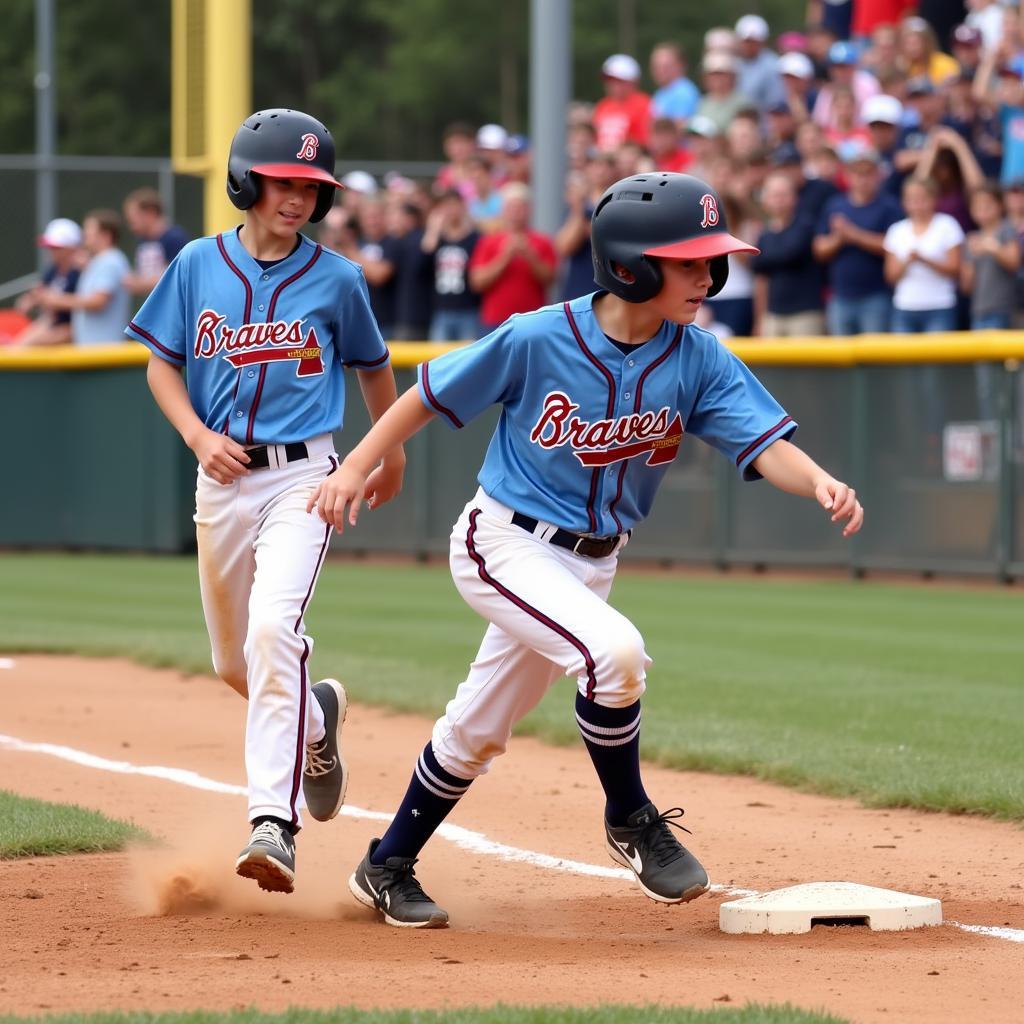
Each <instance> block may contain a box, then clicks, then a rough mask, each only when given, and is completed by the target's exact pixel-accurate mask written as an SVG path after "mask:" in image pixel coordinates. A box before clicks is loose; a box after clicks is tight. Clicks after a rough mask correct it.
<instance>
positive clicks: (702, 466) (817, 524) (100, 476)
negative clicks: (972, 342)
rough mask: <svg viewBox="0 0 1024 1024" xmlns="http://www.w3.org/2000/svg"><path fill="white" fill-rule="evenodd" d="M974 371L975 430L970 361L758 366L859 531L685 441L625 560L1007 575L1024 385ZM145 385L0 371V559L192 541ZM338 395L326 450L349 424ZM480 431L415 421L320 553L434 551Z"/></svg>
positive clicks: (106, 373) (1021, 522)
mask: <svg viewBox="0 0 1024 1024" xmlns="http://www.w3.org/2000/svg"><path fill="white" fill-rule="evenodd" d="M991 365H992V368H993V372H994V373H995V374H996V377H997V385H998V387H997V400H998V405H997V406H996V411H997V412H998V414H999V415H1000V417H1001V419H1000V420H999V421H998V422H995V423H992V424H991V425H990V426H982V427H981V428H979V427H978V426H977V423H978V421H979V420H980V418H981V417H980V416H979V405H978V399H977V397H976V392H977V388H976V383H975V366H974V365H972V364H969V363H950V364H943V365H927V364H926V365H914V366H899V365H893V366H854V367H835V368H827V367H804V366H760V367H758V368H757V373H758V376H759V377H760V378H761V379H762V380H763V381H764V382H765V384H766V385H767V386H768V387H769V389H770V390H772V391H773V392H774V393H775V395H776V396H777V397H778V398H779V400H780V401H781V402H782V403H783V405H785V406H786V408H787V410H788V411H789V412H790V413H791V414H792V415H793V416H794V417H795V418H796V419H797V420H798V421H799V423H800V430H799V432H798V434H797V437H796V439H797V441H798V442H799V443H800V444H801V445H802V446H804V447H805V448H806V449H807V451H808V452H809V453H810V454H811V455H812V456H813V457H814V458H815V459H817V460H818V461H819V462H822V463H823V464H824V465H825V466H827V467H828V468H829V469H830V470H831V471H832V472H834V473H835V474H836V475H837V476H839V477H841V478H843V479H846V480H849V481H851V482H852V483H854V485H855V486H856V487H857V489H858V493H859V495H860V496H861V498H862V500H863V502H864V504H865V507H866V509H867V525H866V527H865V529H864V531H863V533H862V534H861V535H860V536H858V537H857V538H855V539H854V540H853V541H852V542H847V541H843V539H842V538H841V537H840V535H839V531H838V530H837V529H836V528H834V527H832V526H831V524H829V522H828V519H827V517H826V516H825V515H824V514H823V513H822V512H821V511H820V510H818V509H817V508H816V507H814V506H813V505H812V504H811V503H810V502H808V501H804V500H800V499H797V498H792V497H790V496H788V495H784V494H781V493H779V492H777V491H775V490H774V489H773V488H771V487H769V486H768V485H767V484H764V483H756V484H744V483H742V482H741V481H740V480H739V478H738V476H737V475H736V473H735V471H734V469H733V468H732V466H730V465H729V464H728V463H727V462H726V461H725V459H723V458H722V457H721V456H719V455H718V454H717V453H715V452H713V451H711V450H710V449H708V448H706V447H705V446H704V445H702V444H701V443H700V442H698V441H694V440H689V441H687V440H684V443H683V446H682V449H681V450H680V455H679V458H678V459H677V461H676V462H675V464H674V465H673V466H672V469H671V470H670V471H669V473H668V475H667V477H666V479H665V483H664V485H663V488H662V491H661V494H660V497H659V502H658V506H657V508H656V510H655V513H654V515H653V516H652V517H651V519H650V520H649V521H648V522H647V523H645V524H644V525H643V526H642V527H641V528H640V529H639V530H638V531H637V532H636V534H635V535H634V538H633V541H632V542H631V544H630V545H629V549H628V551H627V553H626V555H625V556H624V557H626V558H629V557H637V556H641V557H644V558H656V559H665V560H670V561H685V562H702V563H710V564H717V565H730V564H751V563H764V564H768V565H808V564H813V565H833V566H848V567H850V568H851V570H860V569H881V568H892V569H908V570H915V571H935V572H968V573H980V574H985V575H992V576H1000V577H1003V578H1006V577H1011V576H1024V424H1022V411H1024V401H1022V400H1021V396H1020V393H1019V392H1020V388H1021V380H1022V377H1024V375H1021V374H1020V373H1017V372H1013V371H1012V369H1011V370H1007V369H1006V368H1005V367H1004V366H1003V365H1002V364H991ZM1013 365H1014V364H1012V363H1011V364H1010V366H1011V367H1012V366H1013ZM144 373H145V371H144V368H143V367H142V366H123V367H115V368H109V369H93V370H53V369H46V370H18V371H6V372H0V436H2V437H3V438H4V439H5V445H4V452H5V455H4V473H3V477H2V480H3V483H2V485H0V486H2V488H3V499H2V502H0V546H2V547H33V546H38V547H72V548H76V547H77V548H120V549H138V550H149V551H164V552H174V551H182V550H187V549H188V548H189V547H190V546H191V544H192V523H191V513H192V489H193V478H194V473H195V467H194V460H193V459H192V456H191V453H190V452H188V451H187V449H185V447H184V446H183V445H182V444H181V442H180V441H179V439H178V438H177V435H176V434H175V433H174V432H173V431H172V429H171V428H170V427H169V426H168V425H167V424H166V423H165V422H164V420H163V417H162V416H161V415H160V413H159V412H158V410H157V409H156V406H155V405H154V403H153V401H152V398H151V397H150V394H149V391H148V389H147V387H146V384H145V378H144ZM398 376H399V385H400V387H401V388H404V387H406V386H408V385H409V384H411V383H412V380H413V374H412V371H410V370H399V371H398ZM351 384H352V387H351V389H350V392H354V393H355V398H354V401H353V402H352V404H351V406H350V410H349V418H348V423H347V424H346V428H345V430H344V432H343V433H342V435H341V437H340V439H339V445H340V448H339V450H341V451H344V450H345V449H346V448H348V447H351V445H352V443H353V442H354V441H355V440H356V439H357V438H358V437H359V436H361V434H362V432H363V431H364V429H365V427H366V415H365V412H364V411H363V410H362V408H361V403H360V401H359V398H358V391H357V389H356V388H355V386H354V385H355V382H354V380H353V381H351ZM494 421H495V416H494V415H493V414H490V415H488V416H485V417H482V418H481V420H480V421H477V422H475V423H473V424H471V425H470V426H469V427H468V428H466V429H465V430H462V431H458V432H453V431H450V430H449V429H447V428H446V427H444V426H442V425H441V424H439V423H435V424H432V425H431V426H430V427H429V428H428V429H427V430H425V431H424V432H423V433H421V434H420V435H419V436H418V437H416V438H414V439H413V441H412V442H411V444H410V446H409V469H408V473H407V478H406V486H405V490H404V491H403V493H402V494H401V495H400V497H399V498H398V499H397V500H396V501H395V502H393V503H392V504H391V505H389V506H386V507H384V508H382V509H379V510H377V511H376V512H373V513H370V514H367V515H364V516H363V518H362V519H361V521H360V526H359V528H358V530H357V531H355V532H354V533H351V534H346V535H345V536H344V537H343V538H336V539H335V544H336V545H337V546H339V547H340V546H344V547H345V548H351V549H353V550H356V549H359V550H366V551H395V552H443V551H445V550H446V549H447V538H448V532H449V529H450V526H451V524H452V522H454V520H455V518H456V517H457V515H458V513H459V510H460V509H461V508H462V506H463V504H464V503H465V502H466V501H467V500H468V498H469V497H470V496H471V494H472V492H473V489H474V486H475V484H474V478H475V474H476V470H477V467H478V466H479V463H480V460H481V457H482V455H483V451H484V448H485V447H486V443H487V439H488V437H489V436H490V430H491V427H492V426H493V423H494ZM949 424H966V425H967V426H966V427H964V428H957V427H954V428H953V429H954V432H955V431H957V430H960V432H961V435H962V434H963V431H964V430H966V434H967V437H968V441H970V438H971V437H972V436H973V437H974V438H977V437H978V436H979V434H980V436H981V438H982V440H983V441H984V460H983V464H982V465H981V466H980V468H979V472H978V474H977V475H978V479H973V480H954V479H949V475H950V472H951V470H952V469H954V468H955V465H954V464H953V463H951V462H950V460H949V458H948V455H947V457H946V458H945V459H944V457H943V438H944V430H945V436H946V441H947V443H948V442H949V441H950V440H951V438H950V435H949V430H948V427H949ZM961 468H963V467H961Z"/></svg>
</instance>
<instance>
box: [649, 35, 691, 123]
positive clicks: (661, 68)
mask: <svg viewBox="0 0 1024 1024" xmlns="http://www.w3.org/2000/svg"><path fill="white" fill-rule="evenodd" d="M650 66H651V78H652V79H654V83H655V85H657V86H658V88H657V90H656V91H655V93H654V95H653V96H652V97H651V115H652V117H654V118H659V117H670V118H672V120H673V121H675V123H676V124H677V125H678V126H679V127H680V128H685V127H686V122H687V121H689V120H690V118H691V117H693V115H694V114H695V113H696V112H697V104H698V103H700V90H699V89H698V88H697V86H696V85H694V84H693V82H691V81H690V79H689V78H687V77H686V57H685V56H683V51H682V50H681V49H680V48H679V46H678V45H677V44H676V43H658V44H657V46H655V47H654V49H653V50H651V60H650Z"/></svg>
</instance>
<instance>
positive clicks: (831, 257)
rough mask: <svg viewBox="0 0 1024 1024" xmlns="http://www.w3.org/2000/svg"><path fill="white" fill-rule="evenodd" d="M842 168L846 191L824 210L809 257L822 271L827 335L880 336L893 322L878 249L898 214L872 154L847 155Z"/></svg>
mask: <svg viewBox="0 0 1024 1024" xmlns="http://www.w3.org/2000/svg"><path fill="white" fill-rule="evenodd" d="M845 167H846V176H847V180H848V181H849V183H850V187H849V191H848V192H846V193H845V194H839V195H837V196H833V197H832V198H831V199H830V200H829V201H828V202H827V203H826V204H825V208H824V210H823V211H822V214H821V217H820V219H819V220H818V222H817V226H816V230H817V234H816V235H815V238H814V255H815V256H816V257H817V258H818V259H819V260H820V261H821V262H822V263H824V264H825V266H826V267H827V276H828V287H829V298H828V303H827V305H826V310H825V315H826V319H827V322H828V332H829V334H834V335H849V334H881V333H885V332H886V331H888V330H889V324H890V320H891V318H892V290H891V289H890V288H889V286H888V284H887V283H886V281H885V274H884V267H885V252H884V250H883V248H882V243H883V242H884V240H885V233H886V231H888V230H889V228H890V227H891V226H892V225H893V224H895V223H896V222H897V221H898V220H902V219H903V208H902V207H901V206H900V204H899V202H898V201H897V200H896V199H894V198H893V197H892V196H891V195H890V194H889V193H888V192H886V191H883V189H882V169H881V156H880V155H879V153H878V151H877V150H875V149H872V148H870V147H868V146H861V147H857V148H854V149H851V150H850V151H849V153H848V155H847V158H846V164H845Z"/></svg>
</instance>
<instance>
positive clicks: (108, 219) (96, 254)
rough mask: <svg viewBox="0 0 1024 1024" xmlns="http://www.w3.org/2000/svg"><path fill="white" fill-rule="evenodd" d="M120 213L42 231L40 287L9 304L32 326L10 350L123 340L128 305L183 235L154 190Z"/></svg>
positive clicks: (59, 222) (128, 201)
mask: <svg viewBox="0 0 1024 1024" xmlns="http://www.w3.org/2000/svg"><path fill="white" fill-rule="evenodd" d="M122 211H123V214H124V216H123V218H122V216H121V214H119V213H117V211H116V210H108V209H96V210H90V211H89V212H88V213H87V214H86V215H85V217H84V218H83V219H82V225H81V227H79V225H78V224H77V223H76V222H75V221H73V220H69V219H68V218H66V217H58V218H57V219H55V220H52V221H50V223H49V224H47V226H46V228H45V230H44V231H43V233H42V234H41V235H40V236H39V240H38V241H39V245H40V246H41V247H42V248H44V249H46V251H47V254H48V266H47V268H46V269H45V270H44V271H43V274H42V277H41V279H40V281H39V284H37V285H36V286H35V287H33V288H31V289H29V290H28V291H27V292H24V293H23V294H22V295H20V296H19V297H18V300H17V301H16V302H15V309H16V310H18V311H19V312H20V313H23V314H25V315H26V317H31V319H30V320H29V321H28V323H27V325H26V326H25V327H24V328H23V329H22V330H21V331H20V332H19V333H18V334H16V335H15V336H14V337H13V338H12V339H11V340H12V343H13V344H15V345H19V346H22V347H29V346H42V345H66V344H74V345H99V344H105V343H109V342H111V341H120V340H122V339H123V337H124V326H125V324H126V323H128V320H129V319H130V316H131V312H132V309H133V302H134V301H136V299H137V297H144V296H146V295H148V294H149V292H150V291H152V289H153V286H154V285H155V284H156V282H157V281H158V280H159V279H160V275H161V274H162V273H163V272H164V270H166V269H167V267H168V265H169V264H170V262H171V260H172V259H174V257H175V256H176V255H177V253H178V251H179V250H180V249H181V248H182V246H184V245H185V243H186V242H187V241H188V235H187V234H186V233H185V231H184V230H183V229H182V228H180V227H178V226H177V225H175V224H171V223H170V222H169V221H168V220H167V218H166V217H165V216H164V210H163V202H162V200H161V198H160V194H159V192H157V191H156V190H155V189H152V188H139V189H136V190H135V191H133V192H130V193H129V194H128V196H127V197H126V198H125V200H124V203H123V204H122ZM125 224H127V226H128V228H129V230H130V231H131V232H132V234H134V236H135V238H136V239H137V244H136V247H135V258H134V263H133V264H131V263H129V262H128V257H127V256H125V254H124V252H123V251H122V250H121V248H120V245H121V236H122V234H123V231H124V226H125Z"/></svg>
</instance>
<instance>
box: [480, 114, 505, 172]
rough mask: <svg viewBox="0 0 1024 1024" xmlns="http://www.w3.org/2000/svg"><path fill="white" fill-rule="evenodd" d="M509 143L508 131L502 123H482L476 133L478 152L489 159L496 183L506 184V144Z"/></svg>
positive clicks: (488, 163)
mask: <svg viewBox="0 0 1024 1024" xmlns="http://www.w3.org/2000/svg"><path fill="white" fill-rule="evenodd" d="M507 143H508V131H507V130H506V129H505V128H503V127H502V126H501V125H500V124H485V125H481V126H480V128H479V130H478V131H477V133H476V153H477V156H482V157H483V158H484V159H485V160H486V161H487V166H488V167H489V168H490V169H491V178H492V179H493V180H494V184H495V185H504V184H505V181H506V179H507V175H506V174H505V157H506V153H505V146H506V144H507Z"/></svg>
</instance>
